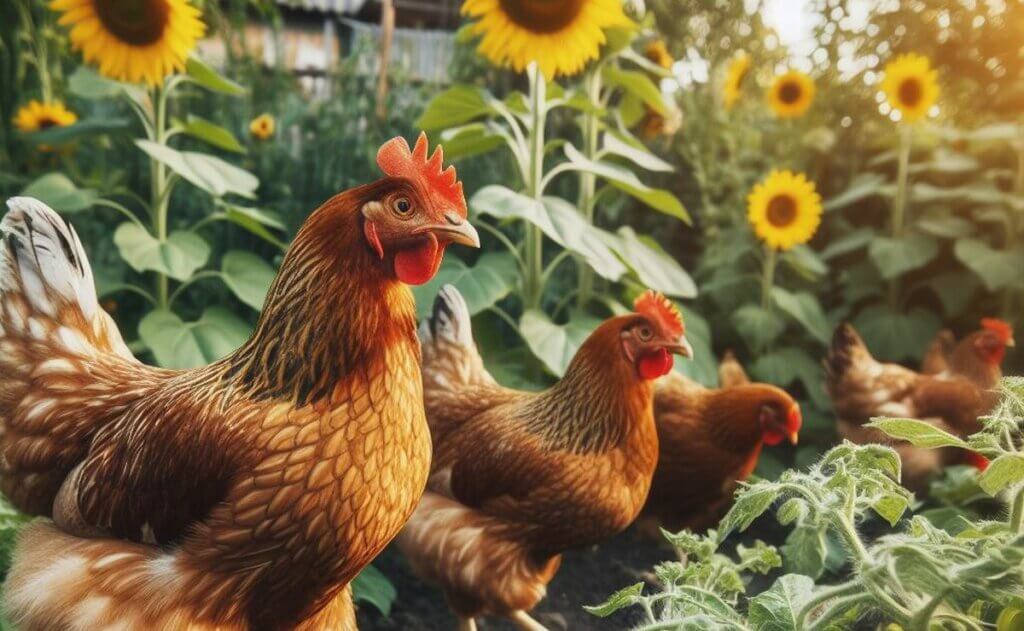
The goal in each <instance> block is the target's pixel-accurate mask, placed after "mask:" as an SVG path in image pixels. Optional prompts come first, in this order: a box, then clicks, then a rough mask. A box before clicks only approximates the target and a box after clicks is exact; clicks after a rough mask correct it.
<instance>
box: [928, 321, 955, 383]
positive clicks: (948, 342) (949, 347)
mask: <svg viewBox="0 0 1024 631" xmlns="http://www.w3.org/2000/svg"><path fill="white" fill-rule="evenodd" d="M954 348H956V336H955V335H954V334H953V332H952V331H950V330H949V329H942V330H941V331H939V332H938V333H936V334H935V337H934V338H932V341H931V342H930V343H929V344H928V349H927V350H925V352H924V357H923V358H922V359H921V373H922V374H925V375H937V374H939V373H943V372H946V371H947V370H949V356H950V355H952V354H953V349H954Z"/></svg>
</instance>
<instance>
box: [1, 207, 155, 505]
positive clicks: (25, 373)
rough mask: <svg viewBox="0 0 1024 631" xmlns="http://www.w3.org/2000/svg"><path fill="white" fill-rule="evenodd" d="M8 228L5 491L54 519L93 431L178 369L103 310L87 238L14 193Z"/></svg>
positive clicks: (4, 264) (4, 254)
mask: <svg viewBox="0 0 1024 631" xmlns="http://www.w3.org/2000/svg"><path fill="white" fill-rule="evenodd" d="M7 206H8V208H9V210H8V212H7V214H6V216H5V217H4V219H3V222H2V223H0V233H2V238H3V241H2V243H0V480H2V482H0V488H2V490H3V492H4V493H5V494H6V495H7V496H8V497H9V498H10V499H11V501H12V502H13V503H14V504H15V505H16V506H17V507H18V508H20V509H21V510H23V511H25V512H28V513H33V514H41V515H49V514H50V511H51V507H52V505H53V500H54V497H55V496H56V494H57V491H58V489H59V488H60V486H61V484H62V483H63V482H64V479H65V477H66V476H67V475H68V472H70V471H71V469H72V468H73V467H74V466H75V465H77V464H78V463H79V462H81V460H82V459H83V458H84V457H85V455H86V453H87V451H88V449H89V445H90V443H91V442H92V440H93V437H94V436H95V435H96V433H97V432H98V431H100V430H101V429H102V428H103V427H105V426H106V425H108V424H109V423H111V422H113V421H114V420H115V419H117V418H118V417H119V416H120V414H121V413H122V412H123V411H124V410H125V409H127V408H128V407H129V406H130V405H131V404H132V403H133V402H135V401H138V400H139V399H140V398H142V397H144V396H146V395H147V394H148V393H150V392H152V391H153V390H154V389H155V388H157V387H159V385H160V384H161V383H163V382H165V381H166V380H167V379H169V378H170V377H171V376H172V375H173V373H171V372H169V371H164V370H159V369H156V368H150V367H148V366H144V365H142V364H141V363H139V362H138V361H137V360H136V359H135V358H134V357H133V356H132V354H131V352H130V351H129V350H128V348H127V347H126V346H125V344H124V341H123V340H122V339H121V334H120V333H119V332H118V330H117V326H116V325H115V324H114V322H113V321H112V320H111V319H110V317H109V316H108V315H107V314H106V313H105V312H104V311H103V310H102V309H101V308H100V306H99V303H98V301H97V298H96V290H95V287H94V285H93V277H92V271H91V269H90V267H89V261H88V259H87V258H86V255H85V251H84V250H83V249H82V244H81V242H80V241H79V239H78V235H77V234H76V233H75V230H74V228H72V227H71V226H70V225H69V224H68V223H66V222H65V221H64V219H63V218H61V217H60V215H58V214H57V213H55V212H54V211H53V210H51V209H50V208H49V207H48V206H46V205H45V204H43V203H42V202H40V201H38V200H36V199H32V198H27V197H15V198H12V199H10V200H8V202H7Z"/></svg>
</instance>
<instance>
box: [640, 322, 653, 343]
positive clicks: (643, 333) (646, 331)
mask: <svg viewBox="0 0 1024 631" xmlns="http://www.w3.org/2000/svg"><path fill="white" fill-rule="evenodd" d="M636 332H637V335H639V336H640V339H641V340H643V341H645V342H646V341H647V340H649V339H651V336H652V335H653V333H651V329H650V327H646V326H642V327H640V328H639V329H637V331H636Z"/></svg>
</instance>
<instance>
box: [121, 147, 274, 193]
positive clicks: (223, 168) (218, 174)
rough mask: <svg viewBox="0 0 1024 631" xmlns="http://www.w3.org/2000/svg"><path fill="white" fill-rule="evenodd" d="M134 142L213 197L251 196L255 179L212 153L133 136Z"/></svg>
mask: <svg viewBox="0 0 1024 631" xmlns="http://www.w3.org/2000/svg"><path fill="white" fill-rule="evenodd" d="M135 144H136V145H138V147H139V148H140V149H142V150H143V151H145V152H146V153H147V154H149V156H150V157H151V158H153V159H154V160H156V161H158V162H161V163H163V164H164V165H165V166H167V168H169V169H171V170H172V171H174V172H175V173H177V174H178V175H180V176H181V177H183V178H185V179H186V180H188V181H189V182H191V183H192V184H195V185H196V186H198V187H199V188H201V189H203V190H204V191H206V192H207V193H209V194H211V195H213V196H214V197H223V196H225V195H228V194H234V195H239V196H241V197H248V198H254V197H255V194H256V188H257V187H259V185H260V181H259V179H258V178H257V177H256V176H255V175H253V174H252V173H249V172H248V171H246V170H245V169H240V168H238V167H236V166H235V165H233V164H229V163H227V162H225V161H224V160H221V159H220V158H218V157H216V156H211V155H208V154H205V153H197V152H195V151H178V150H177V149H172V148H170V147H168V146H166V145H161V144H159V143H156V142H153V141H151V140H136V141H135Z"/></svg>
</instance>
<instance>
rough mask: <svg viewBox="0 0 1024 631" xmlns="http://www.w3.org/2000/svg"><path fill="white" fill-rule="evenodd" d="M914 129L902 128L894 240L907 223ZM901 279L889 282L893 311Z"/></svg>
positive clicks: (897, 299) (904, 126)
mask: <svg viewBox="0 0 1024 631" xmlns="http://www.w3.org/2000/svg"><path fill="white" fill-rule="evenodd" d="M912 132H913V128H912V127H911V126H910V125H901V126H900V144H899V158H898V160H899V162H898V164H897V167H896V169H897V170H896V197H895V198H894V199H893V203H892V227H891V234H892V238H893V239H899V238H901V237H903V232H904V230H905V229H906V223H907V217H906V215H907V189H908V181H909V179H910V148H911V145H912V135H911V134H912ZM899 298H900V279H899V278H893V279H892V280H890V281H889V307H890V308H892V309H893V310H895V309H897V308H898V307H899Z"/></svg>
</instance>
